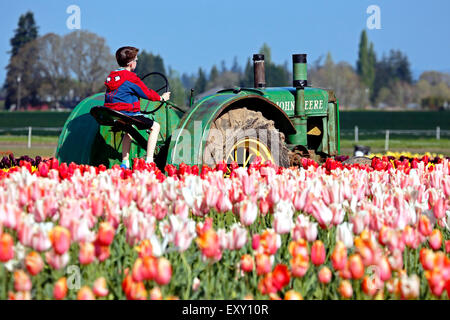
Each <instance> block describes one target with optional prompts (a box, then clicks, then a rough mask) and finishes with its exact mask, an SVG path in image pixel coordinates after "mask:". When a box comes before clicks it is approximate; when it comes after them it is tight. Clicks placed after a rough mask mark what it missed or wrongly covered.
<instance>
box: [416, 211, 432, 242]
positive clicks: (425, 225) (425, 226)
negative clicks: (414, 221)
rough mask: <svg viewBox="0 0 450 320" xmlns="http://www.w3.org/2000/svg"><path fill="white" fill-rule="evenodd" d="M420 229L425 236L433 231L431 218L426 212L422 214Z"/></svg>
mask: <svg viewBox="0 0 450 320" xmlns="http://www.w3.org/2000/svg"><path fill="white" fill-rule="evenodd" d="M419 231H420V233H421V234H422V235H424V236H425V237H428V236H429V235H430V234H431V232H432V231H433V227H432V225H431V222H430V219H428V217H427V216H426V215H424V214H422V215H421V216H420V218H419Z"/></svg>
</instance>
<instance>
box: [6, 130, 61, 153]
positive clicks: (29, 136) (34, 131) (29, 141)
mask: <svg viewBox="0 0 450 320" xmlns="http://www.w3.org/2000/svg"><path fill="white" fill-rule="evenodd" d="M62 129H63V128H62V127H61V128H53V127H20V128H0V135H1V134H4V133H14V134H15V135H27V136H28V143H27V147H28V149H29V148H31V135H32V133H34V134H37V133H42V132H44V133H48V132H54V133H55V135H59V134H60V133H61V131H62ZM20 133H23V134H20ZM37 135H39V134H37Z"/></svg>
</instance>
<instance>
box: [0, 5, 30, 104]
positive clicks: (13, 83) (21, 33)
mask: <svg viewBox="0 0 450 320" xmlns="http://www.w3.org/2000/svg"><path fill="white" fill-rule="evenodd" d="M37 37H38V27H37V26H36V22H35V20H34V15H33V13H32V12H31V11H28V12H27V13H25V14H23V15H21V16H20V17H19V22H18V24H17V29H16V30H14V36H13V37H12V38H11V40H10V44H11V51H10V53H11V57H10V59H9V64H8V66H7V67H6V68H7V70H8V71H7V75H6V80H5V84H4V88H5V90H6V99H5V107H6V109H9V108H10V106H11V104H15V103H16V102H17V94H18V85H19V81H18V79H20V84H21V85H23V83H27V80H29V79H26V78H24V77H26V75H25V74H22V72H20V71H17V68H13V67H12V66H11V61H12V60H13V58H14V57H15V56H16V55H17V54H18V53H19V51H20V49H21V48H23V47H24V46H25V45H26V44H27V43H29V42H31V41H33V40H35V39H36V38H37ZM29 59H31V60H30V61H28V63H29V64H30V65H34V61H33V60H35V58H34V57H33V56H30V57H29ZM22 92H23V91H22ZM28 93H29V94H28V95H27V96H24V95H21V97H20V98H21V99H20V100H21V104H23V103H25V104H27V103H32V104H34V103H36V101H37V90H35V89H33V88H29V90H28Z"/></svg>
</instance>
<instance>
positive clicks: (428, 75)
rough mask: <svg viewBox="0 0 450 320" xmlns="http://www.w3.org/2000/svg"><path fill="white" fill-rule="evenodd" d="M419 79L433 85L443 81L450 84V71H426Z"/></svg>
mask: <svg viewBox="0 0 450 320" xmlns="http://www.w3.org/2000/svg"><path fill="white" fill-rule="evenodd" d="M419 80H424V81H427V82H428V83H429V84H430V85H432V86H435V85H437V84H439V83H441V82H444V83H446V84H447V85H449V86H450V73H444V72H438V71H425V72H423V73H422V74H421V75H420V77H419Z"/></svg>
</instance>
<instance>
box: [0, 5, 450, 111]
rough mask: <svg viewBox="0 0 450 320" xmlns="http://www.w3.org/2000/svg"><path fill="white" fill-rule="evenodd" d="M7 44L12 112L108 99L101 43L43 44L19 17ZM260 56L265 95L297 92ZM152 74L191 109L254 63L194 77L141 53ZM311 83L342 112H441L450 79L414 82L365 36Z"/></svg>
mask: <svg viewBox="0 0 450 320" xmlns="http://www.w3.org/2000/svg"><path fill="white" fill-rule="evenodd" d="M10 43H11V51H10V54H11V58H10V61H9V64H8V66H7V77H6V80H5V84H4V86H3V90H2V94H3V95H4V96H5V107H6V108H7V109H9V108H17V107H18V106H19V105H20V106H22V107H25V106H29V105H31V106H37V105H43V104H47V105H49V106H50V107H51V108H61V107H66V108H73V107H74V106H75V105H76V104H77V103H78V102H79V101H81V100H82V99H84V98H86V97H87V96H89V95H92V94H94V93H98V92H102V91H104V84H103V82H104V78H105V76H106V75H107V74H108V72H109V71H110V70H112V69H114V68H116V67H117V65H116V61H115V58H114V56H113V54H112V53H111V51H110V48H109V47H108V46H107V44H106V41H105V39H104V38H102V37H100V36H98V35H96V34H94V33H91V32H88V31H74V32H72V33H69V34H67V35H65V36H59V35H56V34H54V33H49V34H45V35H43V36H39V34H38V27H37V25H36V22H35V20H34V16H33V13H32V12H27V13H26V14H24V15H22V16H20V18H19V22H18V27H17V29H16V30H15V33H14V36H13V38H11V40H10ZM258 53H263V54H264V56H265V70H266V84H267V86H268V87H278V86H280V87H282V86H292V73H291V69H292V64H288V62H287V61H286V62H285V63H284V64H277V63H275V62H273V61H272V57H271V49H270V47H269V45H268V44H263V45H262V47H261V48H260V50H259V52H258ZM155 71H156V72H160V73H163V74H165V75H167V77H168V80H169V84H170V91H171V92H172V100H173V101H174V102H175V103H176V104H178V105H186V104H188V103H189V102H188V101H189V99H190V92H191V89H194V92H195V95H196V97H197V98H199V97H201V96H203V95H206V94H209V93H214V92H215V91H217V90H220V89H223V88H230V87H236V86H239V87H253V64H252V62H251V58H250V57H248V59H247V61H246V65H245V66H244V67H241V66H240V65H239V63H238V61H237V57H235V58H234V60H233V63H232V65H231V67H230V68H228V67H227V66H226V63H225V61H222V62H221V63H220V67H218V66H217V65H213V66H212V67H211V69H210V70H209V71H208V70H206V69H204V68H201V67H200V68H199V69H198V72H197V73H196V74H186V73H183V74H181V75H180V74H179V73H178V72H177V71H175V70H173V69H172V68H170V67H169V68H166V66H165V64H164V59H163V58H162V57H161V56H159V55H154V54H152V53H151V52H147V51H145V50H143V51H142V52H140V54H139V63H138V66H137V68H136V73H137V74H138V75H139V76H141V77H142V76H144V75H146V74H148V73H150V72H155ZM144 82H145V83H146V84H147V85H148V86H149V87H151V88H153V89H158V88H160V87H162V86H163V84H164V82H163V81H162V79H161V78H159V77H157V76H153V77H148V78H146V79H145V80H144ZM308 83H309V84H310V85H311V86H313V87H322V88H330V89H332V90H334V91H335V93H336V96H337V97H338V99H339V101H340V106H341V107H342V108H361V107H365V106H378V107H382V106H398V107H406V106H408V105H411V104H413V105H414V104H415V105H418V106H422V107H423V108H429V109H438V108H442V107H443V106H445V105H448V102H450V74H448V73H441V72H437V71H427V72H424V73H422V74H421V75H420V78H419V80H418V81H414V80H413V77H412V74H411V69H410V63H409V61H408V58H407V56H406V54H404V53H402V52H401V51H398V50H391V51H390V52H389V53H388V54H383V55H382V57H381V58H377V56H376V54H375V50H374V45H373V43H371V42H370V43H369V40H368V37H367V33H366V32H365V30H364V31H362V33H361V38H360V43H359V49H358V60H357V62H356V66H355V67H353V66H352V65H350V64H349V63H347V62H334V60H333V57H332V55H331V53H328V54H327V55H326V57H325V59H323V57H319V58H317V59H315V60H313V61H312V62H311V61H310V62H309V63H308Z"/></svg>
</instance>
